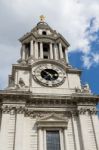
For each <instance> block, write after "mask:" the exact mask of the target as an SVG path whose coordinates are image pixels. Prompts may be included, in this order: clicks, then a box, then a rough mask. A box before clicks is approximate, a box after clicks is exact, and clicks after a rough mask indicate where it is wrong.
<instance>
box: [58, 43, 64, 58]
mask: <svg viewBox="0 0 99 150" xmlns="http://www.w3.org/2000/svg"><path fill="white" fill-rule="evenodd" d="M59 52H60V58H61V59H63V58H64V55H63V51H62V44H61V43H59Z"/></svg>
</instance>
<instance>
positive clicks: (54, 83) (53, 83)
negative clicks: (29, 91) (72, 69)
mask: <svg viewBox="0 0 99 150" xmlns="http://www.w3.org/2000/svg"><path fill="white" fill-rule="evenodd" d="M46 69H48V70H53V71H55V72H56V73H57V74H58V78H57V79H55V80H46V79H44V78H42V76H41V72H42V71H44V70H46ZM32 74H33V78H34V80H35V81H36V82H37V83H39V84H40V85H43V86H46V87H58V86H60V85H62V84H63V83H64V81H65V78H66V72H65V70H64V69H63V68H62V67H60V66H58V65H56V64H50V63H48V64H39V65H37V66H36V67H35V69H34V70H33V73H32ZM50 76H52V75H50Z"/></svg>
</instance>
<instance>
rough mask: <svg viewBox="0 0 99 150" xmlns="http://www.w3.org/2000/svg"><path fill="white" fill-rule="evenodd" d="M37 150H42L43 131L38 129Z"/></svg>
mask: <svg viewBox="0 0 99 150" xmlns="http://www.w3.org/2000/svg"><path fill="white" fill-rule="evenodd" d="M38 142H39V145H38V148H39V149H38V150H43V131H42V129H38Z"/></svg>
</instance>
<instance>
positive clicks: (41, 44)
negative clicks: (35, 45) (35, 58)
mask: <svg viewBox="0 0 99 150" xmlns="http://www.w3.org/2000/svg"><path fill="white" fill-rule="evenodd" d="M40 58H41V59H43V43H42V42H41V43H40Z"/></svg>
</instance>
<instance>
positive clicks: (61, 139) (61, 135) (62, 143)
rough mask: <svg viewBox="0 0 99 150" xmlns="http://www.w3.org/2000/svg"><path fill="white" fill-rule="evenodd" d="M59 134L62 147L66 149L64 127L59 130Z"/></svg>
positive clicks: (62, 149)
mask: <svg viewBox="0 0 99 150" xmlns="http://www.w3.org/2000/svg"><path fill="white" fill-rule="evenodd" d="M59 134H60V149H61V150H65V149H64V138H63V130H62V129H60V130H59Z"/></svg>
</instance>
